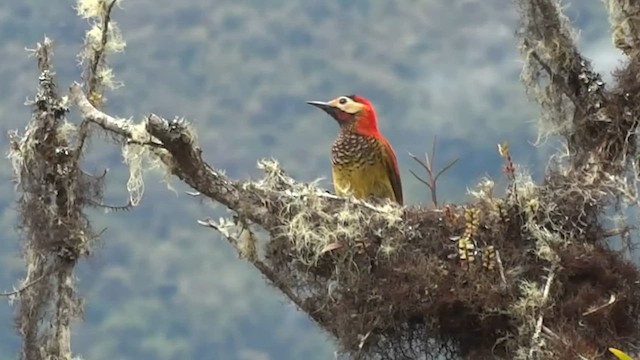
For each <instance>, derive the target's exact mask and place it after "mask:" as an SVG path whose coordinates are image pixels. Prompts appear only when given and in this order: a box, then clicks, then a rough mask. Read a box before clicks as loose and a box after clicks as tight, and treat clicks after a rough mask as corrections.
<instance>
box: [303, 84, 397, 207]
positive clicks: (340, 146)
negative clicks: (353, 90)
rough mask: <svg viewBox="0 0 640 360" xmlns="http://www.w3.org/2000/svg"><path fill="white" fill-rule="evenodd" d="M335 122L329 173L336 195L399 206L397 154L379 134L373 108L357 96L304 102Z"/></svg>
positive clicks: (369, 103)
mask: <svg viewBox="0 0 640 360" xmlns="http://www.w3.org/2000/svg"><path fill="white" fill-rule="evenodd" d="M307 104H309V105H313V106H315V107H317V108H320V109H322V110H323V111H325V112H326V113H327V114H329V115H330V116H331V117H332V118H334V119H335V120H336V121H337V122H338V125H340V130H339V133H338V137H337V138H336V139H335V141H334V142H333V146H332V147H331V172H332V176H333V187H334V191H335V193H336V194H337V195H340V196H345V195H347V194H353V196H355V197H356V198H359V199H363V198H367V197H369V196H373V197H379V198H388V199H391V200H393V201H395V202H397V203H398V204H400V205H402V203H403V200H402V183H401V181H400V171H399V169H398V160H397V159H396V154H395V152H394V151H393V148H392V147H391V144H389V141H387V139H386V138H385V137H384V136H382V134H381V133H380V131H379V130H378V121H377V119H376V112H375V109H374V107H373V104H371V102H370V101H369V100H367V99H365V98H364V97H362V96H359V95H346V96H339V97H337V98H335V99H333V100H331V101H328V102H324V101H307Z"/></svg>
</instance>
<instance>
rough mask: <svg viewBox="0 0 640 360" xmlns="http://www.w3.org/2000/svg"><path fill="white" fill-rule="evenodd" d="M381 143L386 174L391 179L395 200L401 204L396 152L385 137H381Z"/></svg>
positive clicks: (400, 184) (400, 185) (400, 186)
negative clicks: (383, 150) (384, 154)
mask: <svg viewBox="0 0 640 360" xmlns="http://www.w3.org/2000/svg"><path fill="white" fill-rule="evenodd" d="M380 140H382V144H383V145H384V149H385V152H386V155H387V156H385V165H386V170H387V174H388V176H389V181H391V187H392V188H393V193H394V195H395V196H396V201H397V202H398V204H400V205H402V204H403V199H402V181H401V180H400V168H399V167H398V159H396V154H395V152H394V151H393V148H392V147H391V144H389V142H388V141H387V140H386V139H385V138H381V139H380Z"/></svg>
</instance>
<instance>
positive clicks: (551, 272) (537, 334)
mask: <svg viewBox="0 0 640 360" xmlns="http://www.w3.org/2000/svg"><path fill="white" fill-rule="evenodd" d="M554 277H555V269H551V270H549V276H548V277H547V282H546V283H545V284H544V289H543V290H542V303H541V305H540V308H541V309H540V315H539V316H538V321H537V322H536V330H535V332H534V333H533V336H532V337H531V348H530V349H529V357H528V358H533V353H534V351H535V349H536V348H537V347H538V345H539V344H538V339H539V338H540V333H541V331H542V323H543V321H544V309H542V308H543V307H544V306H546V304H547V301H548V299H549V292H550V291H551V284H552V283H553V278H554Z"/></svg>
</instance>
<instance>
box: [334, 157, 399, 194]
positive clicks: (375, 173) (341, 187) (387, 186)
mask: <svg viewBox="0 0 640 360" xmlns="http://www.w3.org/2000/svg"><path fill="white" fill-rule="evenodd" d="M332 173H333V189H334V191H335V193H336V195H340V196H348V195H353V196H355V197H356V198H358V199H364V198H367V197H369V196H375V197H379V198H388V199H391V200H393V201H395V200H396V197H395V193H394V192H393V187H392V185H391V180H390V179H389V176H388V174H387V171H386V169H385V168H384V166H383V165H382V164H379V165H378V166H376V165H361V166H357V167H355V166H334V167H333V169H332Z"/></svg>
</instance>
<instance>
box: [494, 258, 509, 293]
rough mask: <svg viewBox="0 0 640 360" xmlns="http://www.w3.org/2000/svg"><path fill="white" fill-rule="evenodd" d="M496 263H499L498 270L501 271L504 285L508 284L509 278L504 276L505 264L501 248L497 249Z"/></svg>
mask: <svg viewBox="0 0 640 360" xmlns="http://www.w3.org/2000/svg"><path fill="white" fill-rule="evenodd" d="M496 263H497V264H498V271H500V279H502V283H503V284H504V286H507V278H506V277H505V276H504V266H503V265H502V259H501V258H500V251H499V250H496Z"/></svg>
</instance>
